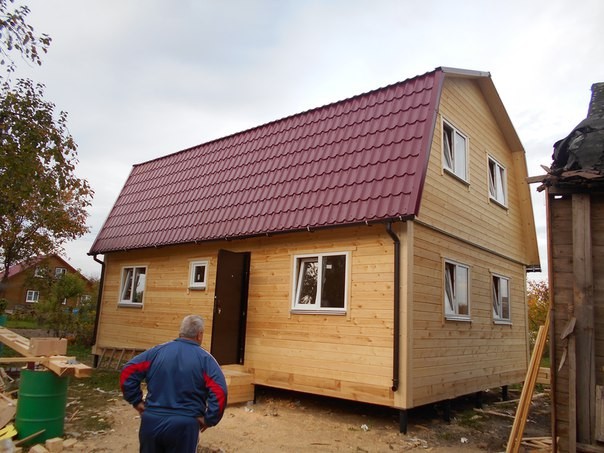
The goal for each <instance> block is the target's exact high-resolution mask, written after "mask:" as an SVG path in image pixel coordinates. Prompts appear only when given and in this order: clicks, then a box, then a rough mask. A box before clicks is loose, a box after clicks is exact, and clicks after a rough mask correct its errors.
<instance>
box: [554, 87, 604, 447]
mask: <svg viewBox="0 0 604 453" xmlns="http://www.w3.org/2000/svg"><path fill="white" fill-rule="evenodd" d="M603 101H604V83H598V84H594V85H593V86H592V99H591V103H590V106H589V112H588V115H587V118H586V119H585V120H583V121H582V122H581V123H580V124H579V125H578V126H577V127H576V128H575V129H573V131H572V132H571V133H570V134H569V135H568V137H566V138H565V139H563V140H560V141H559V142H557V143H556V144H555V145H554V163H553V165H552V168H551V170H550V172H549V175H548V176H546V177H544V178H543V183H544V186H543V187H546V188H547V197H546V199H547V216H548V242H549V244H548V246H549V256H550V258H549V279H550V290H551V300H552V306H551V307H552V308H551V314H550V318H551V324H550V356H551V376H552V399H553V404H552V435H553V438H554V439H555V438H558V443H557V445H555V447H554V451H564V452H566V451H571V452H572V451H587V452H593V451H598V452H599V451H602V452H604V443H603V442H604V411H603V400H602V393H603V389H604V260H603V259H602V257H603V256H604V102H603ZM554 444H555V443H554Z"/></svg>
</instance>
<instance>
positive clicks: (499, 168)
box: [487, 156, 508, 207]
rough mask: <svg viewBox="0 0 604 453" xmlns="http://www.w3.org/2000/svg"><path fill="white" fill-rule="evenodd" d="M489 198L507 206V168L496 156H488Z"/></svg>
mask: <svg viewBox="0 0 604 453" xmlns="http://www.w3.org/2000/svg"><path fill="white" fill-rule="evenodd" d="M487 165H488V172H487V173H488V178H489V198H490V199H491V200H493V201H494V202H495V203H497V204H499V205H501V206H503V207H506V206H507V200H508V194H507V170H506V168H505V167H504V166H503V165H501V164H500V163H499V162H498V161H497V160H496V159H495V158H493V157H491V156H488V164H487Z"/></svg>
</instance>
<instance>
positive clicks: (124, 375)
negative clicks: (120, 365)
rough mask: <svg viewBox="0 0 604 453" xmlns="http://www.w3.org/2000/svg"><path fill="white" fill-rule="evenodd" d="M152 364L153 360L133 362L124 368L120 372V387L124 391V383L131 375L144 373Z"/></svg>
mask: <svg viewBox="0 0 604 453" xmlns="http://www.w3.org/2000/svg"><path fill="white" fill-rule="evenodd" d="M150 366H151V362H149V361H146V362H141V363H133V364H132V365H130V366H127V367H126V368H124V369H123V370H122V372H121V374H120V389H121V390H122V392H123V391H124V383H125V382H126V381H127V380H128V378H129V377H130V376H132V375H133V374H134V373H140V372H142V373H144V372H146V371H147V370H148V369H149V367H150Z"/></svg>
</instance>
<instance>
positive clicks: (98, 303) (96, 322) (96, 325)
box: [92, 254, 105, 368]
mask: <svg viewBox="0 0 604 453" xmlns="http://www.w3.org/2000/svg"><path fill="white" fill-rule="evenodd" d="M92 259H93V260H95V261H96V262H97V263H99V264H100V265H101V279H100V280H99V294H98V296H97V299H96V314H95V317H94V331H93V333H92V338H93V339H94V342H95V344H96V336H97V333H98V331H99V321H100V319H101V301H102V300H103V283H104V281H105V262H104V261H101V260H99V259H98V258H97V257H96V254H95V255H93V256H92ZM92 365H93V366H94V368H96V367H97V366H98V365H99V355H98V354H95V355H94V360H93V363H92Z"/></svg>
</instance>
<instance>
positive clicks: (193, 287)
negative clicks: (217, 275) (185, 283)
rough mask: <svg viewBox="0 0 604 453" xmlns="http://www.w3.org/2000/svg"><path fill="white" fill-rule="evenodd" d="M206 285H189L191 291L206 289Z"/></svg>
mask: <svg viewBox="0 0 604 453" xmlns="http://www.w3.org/2000/svg"><path fill="white" fill-rule="evenodd" d="M205 290H206V287H205V286H189V291H205Z"/></svg>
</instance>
